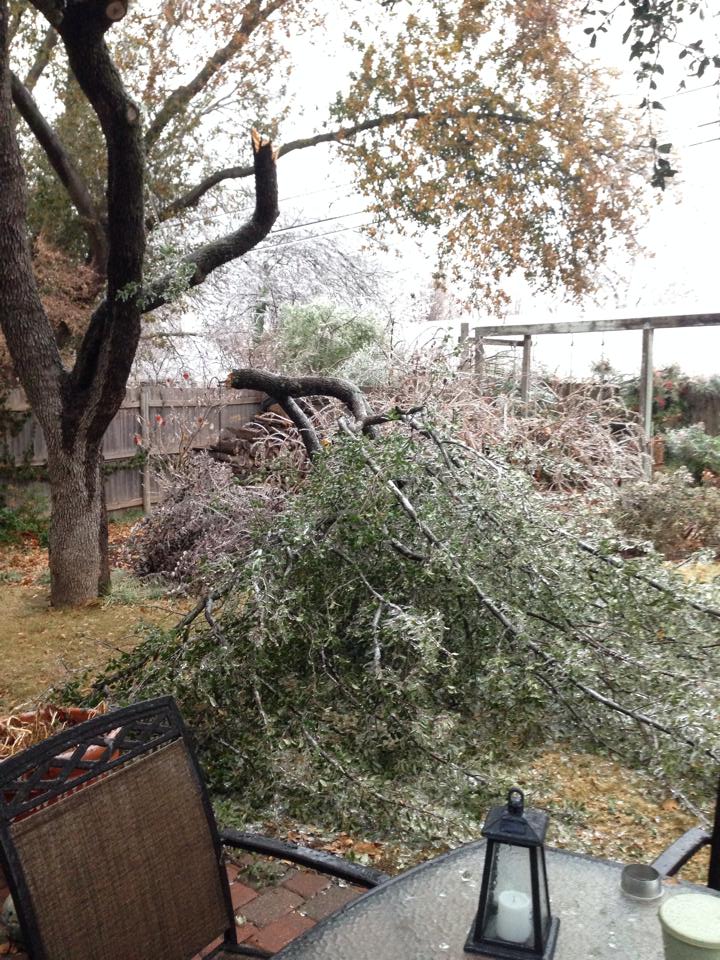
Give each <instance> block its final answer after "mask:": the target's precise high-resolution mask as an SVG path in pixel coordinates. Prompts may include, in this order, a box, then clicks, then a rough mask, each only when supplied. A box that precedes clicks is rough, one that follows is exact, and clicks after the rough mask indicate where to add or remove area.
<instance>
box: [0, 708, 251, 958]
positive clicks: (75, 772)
mask: <svg viewBox="0 0 720 960" xmlns="http://www.w3.org/2000/svg"><path fill="white" fill-rule="evenodd" d="M0 857H1V859H2V866H3V868H4V870H5V873H6V877H7V879H8V883H9V885H10V890H11V892H12V895H13V899H14V900H15V904H16V907H17V910H18V915H19V918H20V923H21V925H22V928H23V933H24V936H25V941H26V944H27V947H28V949H29V952H30V955H31V957H32V958H33V960H70V958H73V960H74V958H76V957H77V958H79V957H82V958H83V960H132V958H137V957H153V960H180V958H190V957H192V956H194V955H195V954H196V953H198V952H199V951H200V950H201V949H203V948H204V947H205V946H207V945H208V944H209V943H210V942H211V941H213V940H215V939H216V938H217V937H219V936H222V935H223V934H224V935H225V937H226V940H228V941H229V942H234V939H235V926H234V922H233V909H232V903H231V900H230V892H229V888H228V884H227V877H226V873H225V869H224V867H223V865H222V862H221V851H220V840H219V837H218V833H217V827H216V825H215V820H214V817H213V814H212V808H211V806H210V802H209V798H208V795H207V791H206V789H205V785H204V782H203V779H202V775H201V773H200V771H199V768H198V765H197V761H196V759H195V756H194V753H193V750H192V745H191V743H190V740H189V735H188V732H187V730H186V728H185V726H184V724H183V721H182V718H181V716H180V713H179V711H178V709H177V707H176V705H175V703H174V701H173V700H172V699H171V698H170V697H163V698H159V699H157V700H150V701H147V702H145V703H140V704H136V705H133V706H131V707H126V708H123V709H121V710H117V711H113V712H111V713H108V714H105V715H104V716H101V717H97V718H95V719H93V720H89V721H87V722H86V723H83V724H80V725H79V726H77V727H74V728H70V729H68V730H65V731H63V732H62V733H59V734H57V735H56V736H54V737H50V738H49V739H48V740H46V741H44V742H43V743H40V744H38V745H37V746H35V747H31V748H30V749H28V750H26V751H24V752H23V753H21V754H19V755H18V756H16V757H12V758H10V759H9V760H6V761H4V762H3V763H0Z"/></svg>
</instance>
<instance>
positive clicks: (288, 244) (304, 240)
mask: <svg viewBox="0 0 720 960" xmlns="http://www.w3.org/2000/svg"><path fill="white" fill-rule="evenodd" d="M376 223H380V220H368V222H367V223H358V224H357V225H356V226H354V227H340V228H339V229H337V230H327V231H326V232H325V233H314V234H312V236H309V237H297V238H296V239H295V240H288V241H287V242H286V243H283V244H282V248H283V250H284V249H285V247H292V246H294V244H296V243H309V242H310V241H312V240H321V239H322V238H323V237H332V236H335V234H338V233H349V232H351V231H353V230H363V229H364V228H365V227H372V226H374V225H375V224H376ZM270 236H271V237H272V236H273V234H270ZM268 246H272V244H268V242H267V241H265V242H264V243H263V244H258V247H256V248H255V249H256V250H257V249H258V248H260V247H266V248H267V247H268ZM278 246H279V244H278Z"/></svg>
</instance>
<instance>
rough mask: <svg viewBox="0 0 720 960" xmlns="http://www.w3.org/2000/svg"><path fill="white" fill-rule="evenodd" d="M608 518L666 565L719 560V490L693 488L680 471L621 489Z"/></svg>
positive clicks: (689, 478)
mask: <svg viewBox="0 0 720 960" xmlns="http://www.w3.org/2000/svg"><path fill="white" fill-rule="evenodd" d="M678 432H679V431H678ZM611 516H612V519H613V520H614V522H615V523H616V524H617V526H618V527H619V528H620V529H621V530H622V531H623V532H624V533H626V534H627V535H628V536H629V537H632V538H633V539H634V540H645V541H650V542H651V543H652V544H653V546H654V547H655V549H656V550H658V551H659V552H660V553H662V554H663V555H664V556H665V557H666V558H667V559H668V560H681V559H682V558H683V557H687V556H689V555H690V554H692V553H695V552H696V551H698V550H704V549H707V550H713V551H715V552H716V553H717V554H718V555H720V489H717V488H716V487H696V486H694V485H693V478H692V476H691V474H690V473H689V472H688V471H687V470H686V469H685V468H684V467H681V468H680V469H678V470H673V471H671V472H669V473H664V474H660V475H659V476H658V477H657V478H656V479H655V480H653V481H652V482H647V483H635V484H632V485H630V486H627V487H623V489H622V491H621V492H620V494H619V495H618V498H617V500H616V501H615V504H614V507H613V509H612V511H611Z"/></svg>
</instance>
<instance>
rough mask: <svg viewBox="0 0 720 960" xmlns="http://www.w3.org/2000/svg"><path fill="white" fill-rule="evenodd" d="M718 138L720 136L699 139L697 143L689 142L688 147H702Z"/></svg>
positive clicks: (719, 138)
mask: <svg viewBox="0 0 720 960" xmlns="http://www.w3.org/2000/svg"><path fill="white" fill-rule="evenodd" d="M718 140H720V137H712V138H711V139H710V140H698V141H697V142H696V143H688V144H687V147H688V149H689V148H690V147H702V146H703V145H704V144H706V143H715V142H716V141H718Z"/></svg>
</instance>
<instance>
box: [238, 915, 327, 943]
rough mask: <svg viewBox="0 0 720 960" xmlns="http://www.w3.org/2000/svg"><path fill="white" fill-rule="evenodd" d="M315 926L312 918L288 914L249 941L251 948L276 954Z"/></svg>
mask: <svg viewBox="0 0 720 960" xmlns="http://www.w3.org/2000/svg"><path fill="white" fill-rule="evenodd" d="M314 926H315V921H314V920H311V919H310V917H302V916H300V914H299V913H288V914H287V915H286V916H284V917H280V919H279V920H275V921H274V922H273V923H271V924H269V925H268V926H267V927H264V928H263V929H262V930H260V931H259V932H258V933H257V934H255V936H253V937H252V938H251V939H249V940H248V941H247V943H248V944H249V945H250V946H253V947H260V948H261V949H262V950H268V951H269V952H270V953H276V952H277V951H278V950H281V949H282V948H283V947H284V946H286V945H287V944H288V943H290V941H291V940H294V939H295V937H299V936H300V934H301V933H305V931H306V930H309V929H310V927H314Z"/></svg>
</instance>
